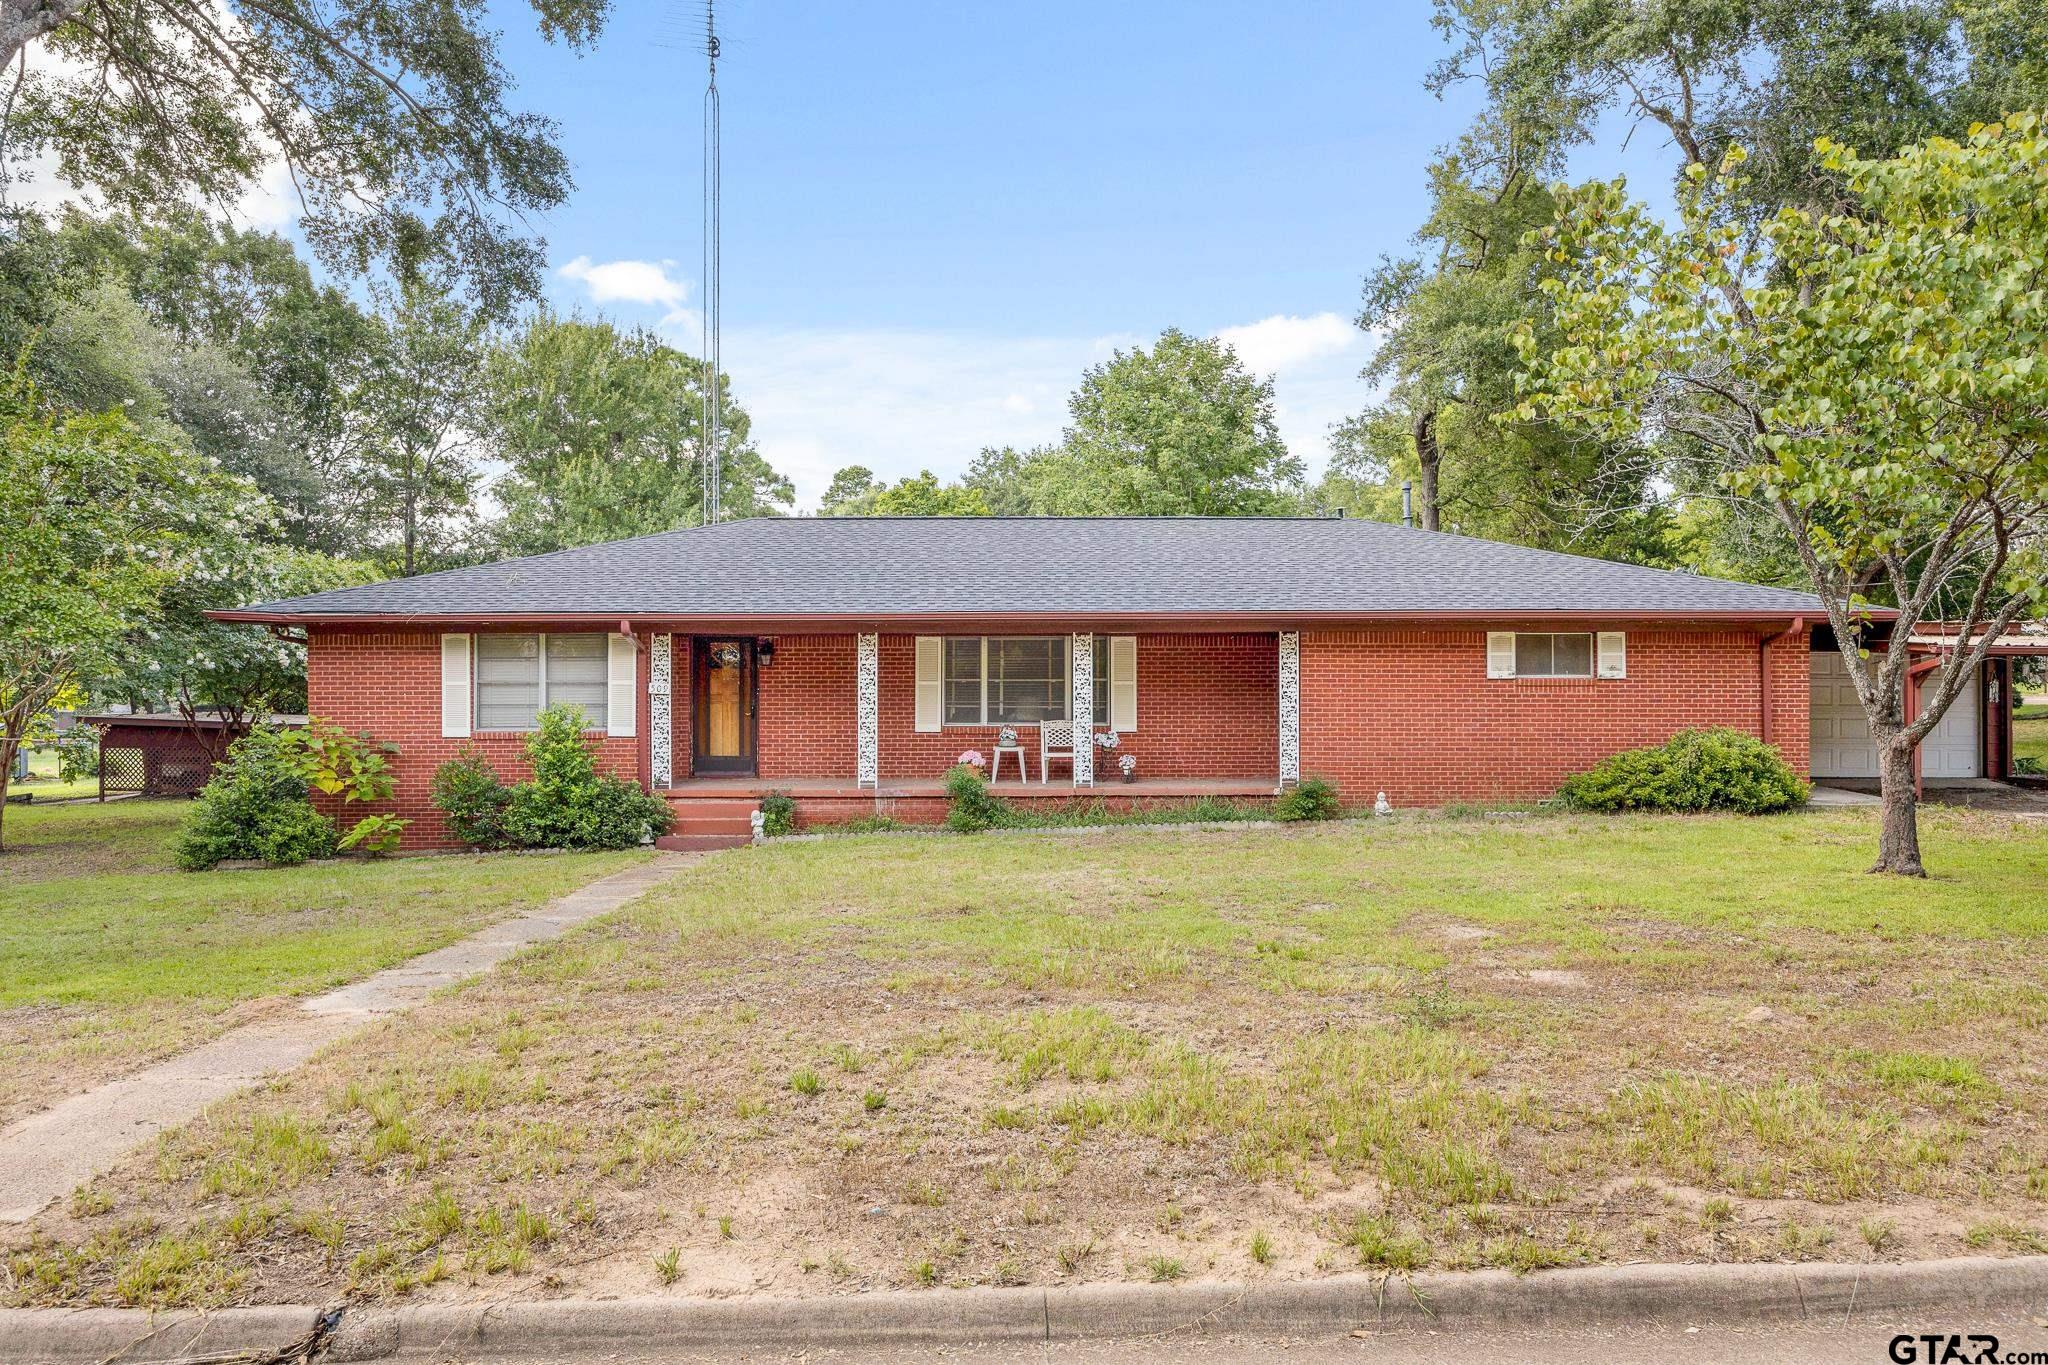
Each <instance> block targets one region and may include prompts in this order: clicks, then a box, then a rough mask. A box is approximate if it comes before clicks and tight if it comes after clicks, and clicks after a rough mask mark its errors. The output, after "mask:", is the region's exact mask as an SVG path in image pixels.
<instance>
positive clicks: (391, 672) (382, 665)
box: [306, 627, 647, 849]
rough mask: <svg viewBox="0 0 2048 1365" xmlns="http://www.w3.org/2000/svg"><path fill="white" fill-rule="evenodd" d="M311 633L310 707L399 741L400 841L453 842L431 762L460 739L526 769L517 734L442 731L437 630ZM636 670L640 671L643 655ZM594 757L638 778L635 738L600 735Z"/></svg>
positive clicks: (418, 844)
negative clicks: (458, 735) (435, 794)
mask: <svg viewBox="0 0 2048 1365" xmlns="http://www.w3.org/2000/svg"><path fill="white" fill-rule="evenodd" d="M310 635H311V643H310V646H309V647H308V649H307V651H306V696H307V702H308V706H309V708H310V709H311V712H312V714H313V715H315V716H318V717H320V718H321V719H323V720H331V721H334V722H335V723H336V724H338V725H341V726H343V727H344V728H346V729H349V730H353V731H364V730H367V731H368V732H369V733H370V735H371V736H372V737H373V738H375V739H379V740H383V741H385V742H386V743H392V744H396V745H397V746H398V753H397V755H396V756H395V757H394V758H393V759H392V770H393V771H394V772H395V773H396V774H397V778H398V795H397V813H398V814H399V815H402V816H404V817H406V818H407V819H409V820H411V821H412V822H413V823H412V824H411V825H410V826H408V827H407V829H406V831H405V844H404V847H406V848H409V849H416V848H439V847H446V846H448V845H449V844H450V843H451V842H452V841H451V840H450V839H449V837H448V830H447V826H446V825H445V824H444V823H443V821H442V819H441V812H440V810H439V809H437V808H436V807H435V805H434V803H433V800H432V798H431V796H430V789H431V786H432V783H433V780H434V769H435V768H437V767H439V766H440V765H441V764H443V763H445V762H447V761H448V760H449V759H451V758H453V757H455V755H456V754H457V753H458V752H459V751H460V750H461V748H462V746H463V745H464V744H465V743H473V744H474V745H475V746H476V747H477V749H478V750H480V751H481V752H482V753H483V754H484V756H485V757H486V758H488V759H489V760H490V763H491V766H492V767H493V768H496V769H497V770H498V774H499V776H500V777H502V778H504V780H505V781H507V782H516V781H519V780H521V779H522V778H525V777H527V776H528V775H529V774H530V770H529V769H528V767H527V765H526V755H525V746H526V736H525V735H523V734H506V733H502V732H500V733H489V732H479V733H478V734H477V735H475V736H474V737H473V738H472V739H471V740H468V741H465V740H460V739H444V738H442V736H441V633H440V632H439V631H435V630H380V631H346V630H321V629H319V628H317V627H316V628H315V629H313V630H312V631H311V632H310ZM640 673H641V677H642V678H643V679H644V678H645V677H646V673H647V666H646V659H645V656H644V655H643V656H642V659H641V666H640ZM642 690H644V688H643V689H642ZM598 765H599V766H600V767H602V768H605V769H606V770H608V771H611V772H615V773H617V774H619V775H620V776H621V777H628V778H632V779H634V780H636V781H637V780H639V777H640V741H639V740H638V739H603V740H600V741H599V754H598ZM379 809H388V808H386V807H379ZM335 813H337V814H338V812H335Z"/></svg>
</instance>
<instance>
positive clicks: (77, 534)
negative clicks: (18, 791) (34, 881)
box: [0, 374, 269, 846]
mask: <svg viewBox="0 0 2048 1365" xmlns="http://www.w3.org/2000/svg"><path fill="white" fill-rule="evenodd" d="M267 507H268V504H267V503H265V502H264V500H263V498H262V496H261V495H260V494H259V493H257V491H256V489H255V485H253V484H251V483H250V482H249V481H248V480H246V479H239V478H233V477H230V476H228V475H225V474H222V473H220V472H219V471H217V470H215V469H212V468H209V467H208V466H207V465H206V464H205V463H204V462H203V461H201V460H200V459H199V458H198V457H196V456H195V455H193V454H192V453H191V452H190V451H189V450H186V449H184V448H183V447H182V446H180V445H177V444H175V443H173V442H170V441H166V440H164V439H161V438H160V437H158V436H157V435H155V434H153V433H150V432H148V431H145V430H143V429H142V428H140V427H138V426H136V425H135V424H134V423H133V422H131V421H130V420H129V419H128V418H127V417H126V416H124V415H123V414H121V413H119V412H105V413H75V412H63V411H59V410H57V409H55V408H54V407H53V406H52V405H50V404H49V403H48V402H46V401H45V400H44V398H43V396H42V395H41V394H40V393H39V392H38V391H37V390H36V389H35V387H34V386H33V385H32V384H31V383H29V382H28V381H27V380H26V379H24V378H22V377H21V376H20V375H18V374H17V375H15V376H12V377H8V378H4V379H0V526H5V527H6V528H7V532H8V539H9V546H8V553H7V554H5V555H0V820H4V817H5V813H6V802H5V797H6V790H7V783H8V781H9V778H10V776H11V774H12V772H13V766H14V756H15V752H16V750H17V749H18V748H19V746H20V743H21V740H22V738H23V737H24V736H25V735H26V734H27V732H28V727H29V724H30V723H31V722H32V721H33V720H34V719H35V718H36V717H37V716H38V715H40V714H41V713H42V712H43V711H44V710H46V709H48V707H49V706H50V705H51V703H52V702H53V701H54V700H55V699H56V698H57V697H58V696H59V695H60V694H64V693H69V692H74V691H93V690H105V689H106V688H107V687H108V685H109V684H111V683H114V682H116V681H117V680H118V679H119V678H120V677H121V676H122V675H123V671H124V669H123V666H124V664H139V663H141V662H145V661H146V660H144V659H142V658H139V657H138V656H137V655H135V654H134V653H133V652H132V651H133V649H134V646H135V644H136V642H137V641H139V640H141V639H142V638H143V632H144V631H147V630H151V629H157V628H160V626H161V623H162V621H163V619H164V602H165V595H166V593H167V592H168V591H169V590H170V589H172V588H173V587H174V586H175V585H176V584H178V583H179V582H180V581H181V580H183V579H184V578H185V577H186V576H187V575H189V574H192V573H196V572H205V571H206V569H205V566H206V565H207V564H208V563H209V561H210V557H211V556H212V555H214V554H216V553H218V551H219V549H220V547H222V546H226V545H232V544H233V543H235V542H236V541H238V540H241V541H246V540H248V539H249V538H250V535H251V530H252V521H251V518H252V517H255V516H260V515H263V514H264V513H265V512H267ZM262 648H263V649H265V650H268V648H269V646H268V645H267V644H266V645H264V646H262ZM157 663H158V669H157V672H158V673H162V672H163V671H164V670H163V666H162V661H161V660H157ZM144 671H146V670H144ZM0 834H4V826H0ZM0 846H4V845H0Z"/></svg>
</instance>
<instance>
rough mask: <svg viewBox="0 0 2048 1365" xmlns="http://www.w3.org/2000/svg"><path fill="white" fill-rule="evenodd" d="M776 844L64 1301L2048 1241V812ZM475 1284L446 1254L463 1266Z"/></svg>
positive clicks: (851, 1282)
mask: <svg viewBox="0 0 2048 1365" xmlns="http://www.w3.org/2000/svg"><path fill="white" fill-rule="evenodd" d="M1923 830H1924V834H1925V843H1926V850H1927V856H1928V862H1929V865H1930V866H1931V867H1932V868H1933V869H1934V870H1935V876H1934V878H1933V879H1932V880H1930V881H1927V882H1924V883H1907V882H1904V881H1880V880H1876V879H1872V878H1870V877H1868V876H1866V875H1865V874H1864V872H1863V869H1864V868H1865V867H1866V866H1867V865H1868V864H1869V862H1870V859H1871V856H1872V849H1873V844H1874V839H1875V823H1874V818H1873V813H1872V812H1868V811H1862V810H1853V811H1840V812H1830V813H1825V814H1820V813H1815V814H1800V815H1793V816H1786V817H1779V818H1775V819H1764V820H1744V819H1737V818H1693V819H1677V818H1589V817H1567V816H1531V817H1523V818H1515V819H1498V818H1468V819H1455V820H1454V819H1446V818H1435V819H1431V818H1403V819H1400V820H1394V821H1380V822H1370V823H1358V824H1344V825H1333V826H1324V827H1318V828H1303V829H1290V830H1272V829H1264V830H1241V831H1226V832H1211V833H1191V832H1185V831H1155V830H1131V831H1123V832H1119V833H1116V834H1112V835H1098V836H1086V835H1071V834H1051V835H1029V836H1008V837H1000V838H997V837H984V838H980V839H966V838H956V839H937V838H934V839H917V840H910V839H901V838H891V837H886V836H881V837H867V838H859V839H845V840H835V841H825V842H819V843H808V844H790V845H782V846H771V847H768V848H765V849H758V850H752V851H743V852H738V853H732V854H724V855H720V856H717V857H715V858H712V859H708V860H706V861H705V862H703V863H701V864H700V865H698V866H697V867H696V868H695V869H693V870H691V871H690V872H687V873H685V874H684V875H683V876H682V877H680V878H678V879H677V880H675V881H672V882H670V883H668V884H667V885H666V886H664V887H663V888H661V889H660V890H658V891H656V892H654V893H653V894H651V895H650V896H649V897H647V898H645V899H643V900H642V901H640V902H637V903H636V904H635V905H634V906H632V907H629V908H628V909H627V910H625V911H623V912H621V913H620V914H619V915H617V916H614V917H612V918H610V919H609V920H606V921H604V922H601V923H599V924H597V925H594V926H591V927H590V928H588V929H586V930H585V931H583V932H581V933H579V934H576V935H573V936H571V937H570V938H567V939H564V940H562V941H560V942H558V943H555V944H552V945H548V946H546V947H543V948H540V949H537V950H535V951H533V952H530V953H528V954H525V955H523V956H522V957H520V958H518V959H515V960H514V962H513V963H511V964H508V966H507V967H506V968H504V969H501V970H500V971H498V972H497V973H495V974H493V975H492V976H490V977H487V978H484V979H482V980H480V981H478V982H476V983H473V984H472V985H471V986H469V987H468V988H467V989H465V990H463V991H461V992H459V993H457V994H455V995H451V996H448V997H444V998H443V999H441V1000H439V1001H437V1002H435V1003H434V1004H432V1005H430V1006H428V1007H426V1008H424V1009H422V1010H421V1011H419V1012H418V1013H416V1014H415V1015H413V1016H411V1017H409V1018H407V1019H406V1020H404V1021H403V1022H400V1023H395V1024H391V1025H386V1026H380V1027H378V1028H376V1029H374V1030H372V1031H370V1032H369V1033H367V1034H366V1035H365V1036H364V1037H363V1038H362V1039H361V1040H360V1041H359V1042H356V1043H352V1044H351V1045H350V1046H349V1047H348V1048H347V1049H346V1050H345V1051H340V1052H337V1053H335V1054H330V1055H328V1056H326V1057H323V1058H321V1059H319V1060H317V1061H316V1062H315V1063H313V1064H312V1065H311V1066H309V1067H307V1068H305V1069H303V1070H302V1071H300V1072H298V1073H296V1074H294V1075H293V1076H291V1077H289V1078H286V1079H284V1080H282V1081H280V1082H278V1083H276V1084H274V1085H273V1086H271V1087H269V1088H268V1089H266V1090H264V1091H262V1092H260V1093H255V1094H251V1095H247V1096H243V1097H241V1098H238V1099H236V1100H234V1101H231V1102H228V1103H226V1104H223V1105H221V1106H218V1107H217V1108H215V1109H214V1110H213V1111H211V1112H210V1113H209V1114H208V1116H207V1117H206V1118H205V1119H203V1120H202V1121H200V1122H198V1123H195V1124H194V1125H192V1126H191V1127H190V1128H188V1129H186V1130H184V1131H182V1132H180V1133H178V1134H174V1135H170V1136H168V1137H167V1138H166V1139H165V1140H164V1142H163V1143H162V1145H161V1147H160V1148H159V1150H158V1151H157V1152H155V1153H154V1154H152V1155H151V1156H150V1157H149V1158H148V1159H145V1160H141V1161H138V1162H137V1163H134V1164H133V1165H132V1167H131V1168H129V1169H126V1170H124V1171H121V1172H117V1173H115V1174H114V1175H112V1176H110V1177H108V1178H106V1179H103V1180H101V1181H99V1182H96V1183H95V1184H94V1185H93V1186H91V1187H90V1188H88V1189H87V1190H85V1191H84V1192H82V1193H81V1195H80V1196H79V1197H78V1198H77V1199H76V1200H74V1202H73V1205H72V1207H71V1208H69V1209H67V1210H62V1211H57V1212H54V1213H52V1214H50V1215H46V1217H45V1218H44V1219H43V1220H42V1221H41V1222H40V1223H39V1224H36V1225H32V1226H31V1228H30V1229H28V1230H26V1231H22V1232H17V1233H15V1234H12V1241H11V1244H10V1245H11V1247H12V1256H11V1261H10V1262H9V1263H10V1264H11V1267H12V1269H11V1274H12V1276H13V1284H14V1286H15V1288H14V1290H13V1296H14V1298H15V1300H16V1301H18V1302H25V1303H26V1302H64V1303H82V1302H89V1301H100V1302H130V1303H151V1302H169V1301H181V1300H182V1301H202V1302H205V1301H212V1302H219V1301H279V1300H282V1301H295V1302H310V1301H320V1300H322V1299H324V1298H326V1297H328V1296H329V1295H332V1294H340V1293H346V1294H351V1295H356V1296H389V1295H394V1294H401V1293H407V1292H419V1293H424V1294H427V1295H430V1296H442V1295H445V1296H455V1295H464V1294H477V1293H487V1294H490V1295H492V1296H499V1295H505V1294H517V1293H547V1294H556V1293H571V1294H584V1295H603V1294H647V1293H661V1292H672V1293H684V1294H724V1293H748V1292H757V1291H759V1292H774V1293H785V1294H788V1293H795V1294H804V1293H841V1292H849V1291H852V1290H857V1289H863V1288H878V1287H892V1286H893V1287H905V1286H920V1285H931V1284H1052V1283H1072V1282H1084V1281H1091V1280H1125V1279H1139V1280H1157V1281H1170V1280H1176V1279H1180V1278H1183V1277H1188V1278H1202V1277H1239V1276H1246V1275H1275V1276H1293V1277H1304V1276H1314V1275H1318V1274H1322V1273H1331V1272H1338V1271H1346V1270H1355V1269H1357V1268H1359V1267H1361V1266H1364V1267H1371V1268H1378V1269H1385V1270H1390V1271H1404V1270H1408V1269H1413V1268H1417V1267H1422V1266H1435V1267H1451V1268H1456V1267H1475V1266H1507V1267H1511V1268H1514V1269H1517V1270H1526V1269H1533V1268H1538V1267H1544V1266H1552V1265H1565V1264H1574V1263H1581V1262H1593V1261H1621V1260H1630V1259H1647V1260H1655V1261H1687V1260H1701V1261H1704V1260H1713V1261H1726V1260H1773V1259H1810V1258H1829V1259H1843V1260H1889V1259H1896V1258H1901V1257H1930V1256H1945V1255H1957V1254H1964V1253H1967V1252H1972V1251H1986V1252H1994V1253H2011V1252H2025V1251H2042V1250H2048V1071H2044V1067H2043V1062H2042V1059H2043V1057H2048V980H2044V976H2043V970H2042V965H2041V964H2042V962H2043V959H2044V952H2043V950H2044V947H2048V896H2044V894H2043V887H2044V885H2048V830H2044V829H2042V827H2041V826H2040V825H2039V824H2037V823H2033V822H2028V821H2022V820H2018V819H2013V818H2009V817H2004V816H1997V815H1991V814H1986V813H1975V812H1968V811H1954V810H1930V811H1928V812H1926V813H1925V814H1924V816H1923ZM429 1286H432V1287H431V1288H430V1287H429Z"/></svg>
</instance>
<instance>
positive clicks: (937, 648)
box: [916, 635, 946, 731]
mask: <svg viewBox="0 0 2048 1365" xmlns="http://www.w3.org/2000/svg"><path fill="white" fill-rule="evenodd" d="M945 646H946V642H945V639H944V638H943V637H941V636H938V635H920V636H918V637H917V687H916V692H917V728H918V729H919V730H921V731H928V730H936V729H938V728H939V722H940V717H941V714H942V712H943V710H944V708H943V706H942V705H941V703H942V702H943V701H944V698H945V695H946V683H945V675H944V673H943V671H942V669H941V666H940V661H941V658H942V656H943V655H944V653H945Z"/></svg>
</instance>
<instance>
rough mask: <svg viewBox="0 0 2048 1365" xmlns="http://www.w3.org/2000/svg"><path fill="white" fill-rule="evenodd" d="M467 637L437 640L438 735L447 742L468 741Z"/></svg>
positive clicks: (446, 637) (445, 637) (450, 636)
mask: <svg viewBox="0 0 2048 1365" xmlns="http://www.w3.org/2000/svg"><path fill="white" fill-rule="evenodd" d="M469 698H470V681H469V637H468V636H467V635H443V636H442V637H441V733H442V734H443V735H444V736H446V737H447V738H449V739H466V738H468V737H469V710H470V705H469Z"/></svg>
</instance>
